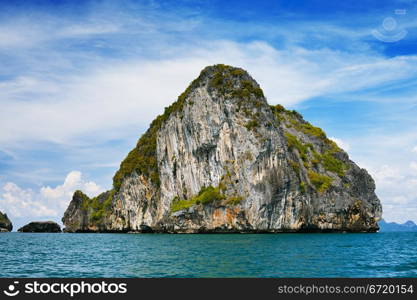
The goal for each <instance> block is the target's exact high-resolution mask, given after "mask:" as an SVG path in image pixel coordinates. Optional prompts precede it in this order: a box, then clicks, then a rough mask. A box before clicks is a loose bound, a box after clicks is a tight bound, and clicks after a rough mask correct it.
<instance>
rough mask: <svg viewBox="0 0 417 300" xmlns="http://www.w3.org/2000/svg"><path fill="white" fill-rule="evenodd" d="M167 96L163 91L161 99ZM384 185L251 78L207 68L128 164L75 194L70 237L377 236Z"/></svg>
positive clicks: (152, 128) (68, 224) (68, 225)
mask: <svg viewBox="0 0 417 300" xmlns="http://www.w3.org/2000/svg"><path fill="white" fill-rule="evenodd" d="M155 92H157V91H155ZM374 190H375V184H374V181H373V179H372V178H371V176H370V175H369V174H368V173H367V172H366V170H364V169H361V168H359V167H358V166H357V165H356V164H355V163H354V162H352V161H351V160H350V159H349V157H348V155H347V153H346V152H344V151H343V150H342V149H340V148H339V147H338V146H337V145H336V144H335V143H334V142H333V141H331V140H329V139H328V138H327V137H326V134H325V133H324V132H323V131H322V130H321V129H320V128H317V127H314V126H312V125H311V124H309V123H308V122H306V121H304V120H303V118H302V116H301V115H300V114H298V113H297V112H295V111H288V110H286V109H284V108H283V107H282V106H280V105H276V106H271V105H269V104H268V103H267V101H266V98H265V97H264V94H263V92H262V90H261V88H260V87H259V85H258V84H257V82H256V81H255V80H254V79H253V78H252V77H251V76H250V75H249V74H248V73H247V72H246V71H244V70H242V69H239V68H234V67H230V66H225V65H215V66H209V67H206V68H205V69H204V70H203V71H202V72H201V74H200V76H199V77H198V78H197V79H196V80H194V81H193V82H192V83H191V84H190V86H189V87H188V88H187V89H186V91H185V92H184V93H183V94H182V95H180V96H179V98H178V100H177V101H176V102H175V103H173V105H171V106H170V107H168V108H166V109H165V112H164V114H163V115H161V116H158V117H157V118H156V119H155V120H154V121H153V123H152V124H151V126H150V128H149V130H148V131H147V132H146V133H145V134H144V135H143V136H142V137H141V138H140V140H139V141H138V144H137V146H136V148H135V149H133V150H132V151H131V152H130V153H129V154H128V156H127V157H126V159H125V160H124V161H123V162H122V163H121V167H120V170H119V171H118V172H117V173H116V175H115V176H114V184H113V189H112V190H110V191H108V192H105V193H103V194H101V195H99V196H97V197H95V198H92V199H90V198H88V197H87V196H86V195H85V194H83V193H82V192H81V191H77V192H76V193H75V194H74V197H73V200H72V202H71V203H70V205H69V207H68V209H67V211H66V212H65V215H64V218H63V223H64V225H65V227H66V229H65V230H66V231H68V232H128V231H137V232H178V233H199V232H201V233H203V232H321V231H350V232H374V231H377V230H378V225H377V221H378V220H379V219H380V216H381V214H382V208H381V204H380V202H379V200H378V198H377V196H376V195H375V192H374Z"/></svg>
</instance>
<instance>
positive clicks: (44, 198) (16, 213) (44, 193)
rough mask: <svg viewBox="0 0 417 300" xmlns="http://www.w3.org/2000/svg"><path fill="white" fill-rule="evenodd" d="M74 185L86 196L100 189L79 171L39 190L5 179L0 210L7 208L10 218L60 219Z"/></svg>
mask: <svg viewBox="0 0 417 300" xmlns="http://www.w3.org/2000/svg"><path fill="white" fill-rule="evenodd" d="M77 189H81V190H83V191H84V192H85V193H86V194H87V195H89V196H96V195H98V194H99V193H101V192H103V189H102V188H101V187H100V186H99V185H97V184H96V183H94V182H92V181H85V180H83V179H82V176H81V172H79V171H72V172H70V173H68V175H67V176H66V178H65V180H64V183H63V184H61V185H58V186H56V187H49V186H46V187H45V186H44V187H41V188H40V189H39V191H34V190H32V189H23V188H21V187H19V186H18V185H17V184H15V183H12V182H8V183H6V184H5V185H4V186H3V187H2V188H1V190H0V211H2V212H6V213H7V214H8V216H9V217H10V218H11V220H12V222H13V219H14V218H17V219H18V220H21V222H29V221H37V220H45V219H52V220H55V221H58V222H59V221H60V219H61V217H62V216H63V214H64V211H65V209H66V208H67V207H68V204H69V202H70V200H71V197H72V195H73V193H74V191H75V190H77ZM16 229H17V228H16Z"/></svg>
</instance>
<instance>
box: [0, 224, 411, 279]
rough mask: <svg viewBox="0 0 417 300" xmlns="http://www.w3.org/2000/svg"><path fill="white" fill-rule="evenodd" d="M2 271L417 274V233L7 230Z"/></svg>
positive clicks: (0, 246) (0, 245)
mask: <svg viewBox="0 0 417 300" xmlns="http://www.w3.org/2000/svg"><path fill="white" fill-rule="evenodd" d="M0 276H1V277H417V233H407V232H402V233H392V232H387V233H374V234H348V233H346V234H342V233H340V234H205V235H203V234H193V235H180V234H87V233H85V234H70V233H62V234H49V233H15V232H12V233H4V234H0Z"/></svg>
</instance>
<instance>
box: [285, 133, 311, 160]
mask: <svg viewBox="0 0 417 300" xmlns="http://www.w3.org/2000/svg"><path fill="white" fill-rule="evenodd" d="M285 137H286V138H287V143H288V147H289V148H290V149H294V148H295V149H297V150H298V153H300V156H301V159H302V160H303V161H306V160H307V153H308V147H307V145H305V144H303V143H302V142H300V141H299V140H298V139H297V137H296V136H294V135H292V134H290V133H288V132H286V133H285Z"/></svg>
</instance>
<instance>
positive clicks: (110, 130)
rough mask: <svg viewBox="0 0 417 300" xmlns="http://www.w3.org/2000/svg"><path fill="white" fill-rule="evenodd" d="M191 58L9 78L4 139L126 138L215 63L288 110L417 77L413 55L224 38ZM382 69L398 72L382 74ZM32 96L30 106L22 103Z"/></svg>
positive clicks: (193, 50) (0, 137)
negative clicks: (239, 72)
mask: <svg viewBox="0 0 417 300" xmlns="http://www.w3.org/2000/svg"><path fill="white" fill-rule="evenodd" d="M183 50H185V49H183V48H182V47H179V48H178V49H176V51H177V52H178V53H185V52H184V51H183ZM172 51H174V50H172ZM186 53H187V56H184V55H181V54H180V55H177V56H174V57H171V58H170V59H165V60H143V59H141V60H137V59H133V60H128V61H126V62H122V63H118V64H115V63H113V64H111V65H105V62H100V63H99V65H96V66H95V67H93V68H92V69H91V70H90V71H88V72H86V73H84V74H77V75H74V74H63V75H62V76H61V77H59V79H56V78H55V77H53V78H52V79H51V78H44V77H42V75H37V77H36V76H24V77H18V78H16V79H13V80H9V81H3V82H2V83H1V94H0V98H1V101H2V104H3V105H2V110H1V111H0V122H1V124H0V125H1V127H2V129H3V130H2V131H1V132H0V142H1V143H3V144H6V145H7V144H9V143H15V144H16V143H17V142H18V141H22V140H24V141H28V140H29V141H30V140H32V141H39V140H47V141H52V142H59V143H67V142H69V141H70V140H71V139H72V138H76V137H79V136H83V135H92V134H94V135H95V136H98V135H103V134H104V135H106V138H113V137H115V136H118V135H119V134H120V132H119V133H117V134H116V135H115V132H114V130H115V129H117V128H122V127H129V126H132V124H134V126H136V127H140V126H142V127H145V126H146V125H147V124H148V123H149V122H150V121H151V120H152V119H153V118H154V116H155V115H156V114H158V113H161V112H162V110H163V107H164V106H167V105H169V104H171V103H172V102H173V101H174V100H175V99H176V97H177V96H178V95H179V94H180V93H181V92H182V91H183V90H184V89H185V88H186V87H187V85H188V84H189V82H190V81H191V80H192V79H194V78H195V77H196V76H197V75H198V73H199V71H200V70H201V69H202V68H203V67H205V66H207V65H211V64H215V63H226V64H231V65H235V66H240V67H243V68H245V69H247V70H248V71H249V72H250V73H251V74H252V75H253V77H254V78H255V79H256V80H257V81H258V82H259V83H260V84H261V86H262V87H263V89H264V91H265V94H266V96H267V97H268V99H269V102H270V103H282V104H284V105H292V104H295V103H298V102H301V101H304V100H306V99H309V98H311V97H315V96H319V95H326V94H329V93H330V94H331V93H336V92H346V91H353V90H357V89H360V88H363V87H368V88H369V87H371V86H373V85H378V84H383V83H385V82H387V81H390V80H395V79H398V78H403V77H407V76H411V75H410V74H414V72H417V71H414V70H417V68H416V66H415V64H416V63H415V59H414V58H413V57H409V58H407V59H405V58H397V59H385V58H381V57H376V56H366V55H359V54H358V55H356V56H353V55H350V54H344V53H341V52H338V51H330V50H314V51H310V50H306V49H300V48H294V49H286V50H277V49H275V48H273V47H271V46H270V45H268V44H267V43H265V42H252V43H247V44H239V43H235V42H230V41H217V42H210V44H205V45H203V46H201V47H189V48H188V49H187V51H186ZM381 68H383V69H384V70H386V69H388V70H390V72H381ZM28 98H30V101H27V100H26V101H22V99H28ZM18 100H19V101H18ZM16 116H18V117H16ZM35 124H36V126H35Z"/></svg>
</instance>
